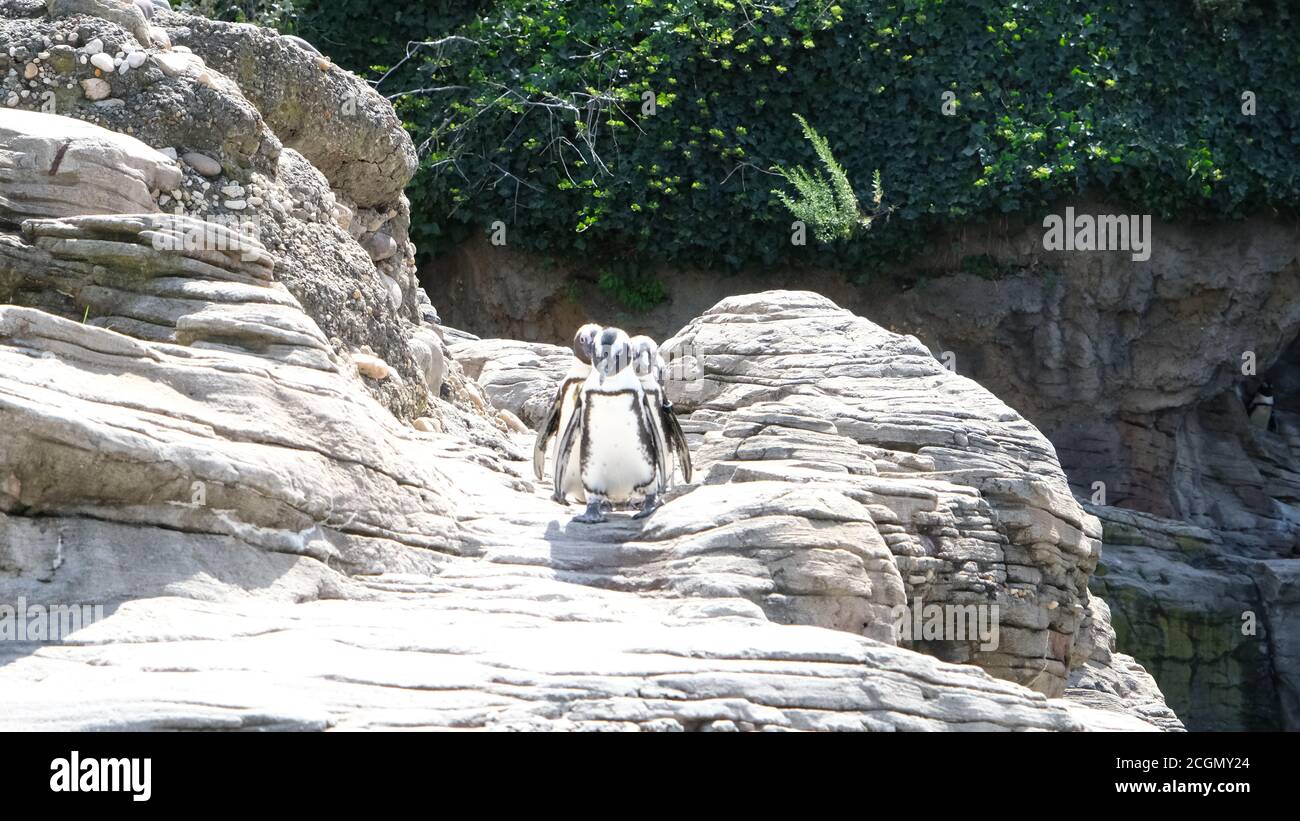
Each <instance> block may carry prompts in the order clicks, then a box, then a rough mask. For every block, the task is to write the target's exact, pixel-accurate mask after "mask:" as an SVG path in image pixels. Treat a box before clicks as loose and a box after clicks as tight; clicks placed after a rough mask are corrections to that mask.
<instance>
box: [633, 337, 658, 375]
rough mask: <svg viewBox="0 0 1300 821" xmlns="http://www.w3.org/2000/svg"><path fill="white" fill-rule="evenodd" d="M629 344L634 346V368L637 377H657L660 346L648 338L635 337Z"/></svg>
mask: <svg viewBox="0 0 1300 821" xmlns="http://www.w3.org/2000/svg"><path fill="white" fill-rule="evenodd" d="M628 342H629V343H630V344H631V345H632V367H634V368H636V375H637V376H657V374H656V373H655V366H656V365H657V364H658V363H659V346H658V345H657V344H655V341H654V340H653V339H651V338H650V337H648V336H634V337H632V338H631V339H630V340H628Z"/></svg>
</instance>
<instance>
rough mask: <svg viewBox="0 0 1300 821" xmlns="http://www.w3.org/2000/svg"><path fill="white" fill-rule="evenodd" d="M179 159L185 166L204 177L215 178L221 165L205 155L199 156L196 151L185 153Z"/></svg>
mask: <svg viewBox="0 0 1300 821" xmlns="http://www.w3.org/2000/svg"><path fill="white" fill-rule="evenodd" d="M181 159H183V160H185V164H186V165H188V166H189V167H190V168H193V169H194V170H195V171H197V172H199V173H200V174H202V175H203V176H205V177H215V176H217V175H218V174H220V173H221V163H219V162H217V161H216V160H214V159H212V158H211V157H209V156H208V155H206V154H200V153H198V152H197V151H190V152H187V153H186V154H185V155H184V156H183V157H181Z"/></svg>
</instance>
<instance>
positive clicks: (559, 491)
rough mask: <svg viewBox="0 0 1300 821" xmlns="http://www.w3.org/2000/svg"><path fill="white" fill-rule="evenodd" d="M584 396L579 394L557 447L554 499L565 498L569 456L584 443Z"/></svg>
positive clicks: (557, 421)
mask: <svg viewBox="0 0 1300 821" xmlns="http://www.w3.org/2000/svg"><path fill="white" fill-rule="evenodd" d="M556 425H557V426H558V425H559V417H558V416H557V417H556ZM581 429H582V395H581V394H579V395H578V398H577V401H576V402H575V403H574V405H573V415H572V416H570V417H569V424H567V425H565V427H564V433H563V434H561V436H560V441H559V443H558V444H557V445H556V446H555V470H554V471H552V473H554V474H555V477H554V478H555V484H554V488H555V494H554V498H556V499H563V498H564V478H565V474H566V473H568V471H569V454H570V452H571V451H572V450H573V449H574V448H575V447H577V446H578V443H579V442H581V441H582V434H581Z"/></svg>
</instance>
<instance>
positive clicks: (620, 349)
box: [591, 328, 632, 376]
mask: <svg viewBox="0 0 1300 821" xmlns="http://www.w3.org/2000/svg"><path fill="white" fill-rule="evenodd" d="M591 364H592V366H593V367H594V368H596V370H598V371H600V373H601V375H602V376H613V375H614V374H616V373H618V372H619V371H621V370H623V369H624V368H626V367H627V366H628V365H630V364H632V343H631V342H630V341H629V340H628V336H627V333H625V332H624V331H623V330H621V329H619V328H606V329H605V330H603V331H601V332H600V336H598V337H597V338H596V347H595V351H594V352H593V354H592V357H591Z"/></svg>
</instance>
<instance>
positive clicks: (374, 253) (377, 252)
mask: <svg viewBox="0 0 1300 821" xmlns="http://www.w3.org/2000/svg"><path fill="white" fill-rule="evenodd" d="M364 247H365V249H366V253H368V254H370V258H371V259H372V260H374V261H375V262H379V261H381V260H385V259H388V258H389V257H391V256H393V255H394V254H396V253H397V240H395V239H393V238H392V237H390V236H389V235H388V234H385V233H383V232H382V231H381V232H379V233H376V234H373V235H371V237H370V239H368V240H366V244H365V246H364Z"/></svg>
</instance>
